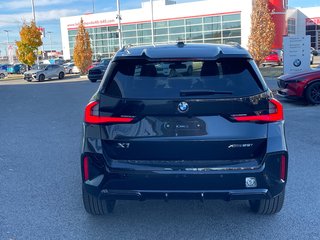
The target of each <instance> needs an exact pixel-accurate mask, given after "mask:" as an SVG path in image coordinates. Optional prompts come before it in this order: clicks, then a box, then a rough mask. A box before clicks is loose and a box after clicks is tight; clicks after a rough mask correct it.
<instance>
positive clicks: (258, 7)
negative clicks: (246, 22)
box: [248, 0, 275, 65]
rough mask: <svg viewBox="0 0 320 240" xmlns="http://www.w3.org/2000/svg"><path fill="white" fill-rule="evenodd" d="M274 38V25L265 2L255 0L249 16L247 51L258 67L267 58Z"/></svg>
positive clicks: (263, 0)
mask: <svg viewBox="0 0 320 240" xmlns="http://www.w3.org/2000/svg"><path fill="white" fill-rule="evenodd" d="M274 37H275V25H274V22H273V21H272V17H271V12H270V10H269V9H268V1H267V0H255V1H254V5H253V10H252V14H251V34H250V36H249V43H248V49H249V52H250V54H251V55H252V57H253V59H254V60H255V61H256V63H257V64H258V65H260V63H261V62H262V61H263V59H264V58H265V57H266V56H268V54H269V53H270V50H271V48H272V44H273V41H274Z"/></svg>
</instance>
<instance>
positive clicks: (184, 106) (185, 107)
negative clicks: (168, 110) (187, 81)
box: [178, 102, 189, 113]
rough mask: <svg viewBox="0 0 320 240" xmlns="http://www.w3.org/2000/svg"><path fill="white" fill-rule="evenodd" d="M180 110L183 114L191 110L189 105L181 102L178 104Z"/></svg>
mask: <svg viewBox="0 0 320 240" xmlns="http://www.w3.org/2000/svg"><path fill="white" fill-rule="evenodd" d="M178 110H179V112H181V113H185V112H187V111H188V110H189V104H188V103H186V102H181V103H179V104H178Z"/></svg>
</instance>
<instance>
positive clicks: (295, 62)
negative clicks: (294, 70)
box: [293, 59, 301, 67]
mask: <svg viewBox="0 0 320 240" xmlns="http://www.w3.org/2000/svg"><path fill="white" fill-rule="evenodd" d="M300 65H301V60H300V59H296V60H294V61H293V66H295V67H300Z"/></svg>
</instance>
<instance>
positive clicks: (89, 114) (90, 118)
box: [84, 101, 133, 124]
mask: <svg viewBox="0 0 320 240" xmlns="http://www.w3.org/2000/svg"><path fill="white" fill-rule="evenodd" d="M132 120H133V118H130V117H102V116H99V102H98V101H94V102H90V103H89V104H88V105H87V106H86V109H85V113H84V122H85V123H93V124H101V123H129V122H131V121H132Z"/></svg>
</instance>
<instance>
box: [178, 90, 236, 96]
mask: <svg viewBox="0 0 320 240" xmlns="http://www.w3.org/2000/svg"><path fill="white" fill-rule="evenodd" d="M232 93H233V92H230V91H214V90H181V91H180V96H181V97H184V96H206V95H215V94H226V95H232Z"/></svg>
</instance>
